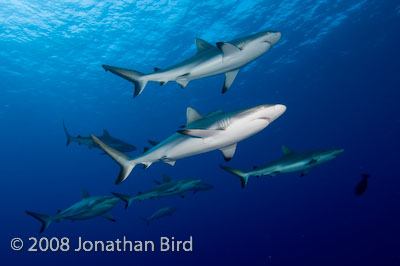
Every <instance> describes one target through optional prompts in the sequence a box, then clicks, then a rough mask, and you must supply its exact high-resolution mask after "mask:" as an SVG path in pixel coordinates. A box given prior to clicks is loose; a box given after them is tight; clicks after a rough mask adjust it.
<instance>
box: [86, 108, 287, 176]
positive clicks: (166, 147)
mask: <svg viewBox="0 0 400 266" xmlns="http://www.w3.org/2000/svg"><path fill="white" fill-rule="evenodd" d="M285 110H286V107H285V106H284V105H281V104H275V105H259V106H256V107H252V108H247V109H241V110H237V111H232V112H227V113H224V112H222V111H216V112H212V113H209V114H208V115H205V116H204V117H203V116H201V115H200V114H199V113H198V112H197V111H196V110H194V109H193V108H190V107H189V108H188V109H187V123H186V126H185V127H184V128H183V129H181V130H179V131H178V132H177V133H175V134H173V135H171V136H170V137H169V138H167V139H165V140H164V141H162V142H160V143H158V144H157V145H155V146H154V147H153V148H151V149H149V150H148V151H146V152H144V153H143V154H141V155H139V156H137V157H134V158H130V157H129V156H127V155H125V154H123V153H121V152H119V151H117V150H116V149H113V148H112V147H110V146H108V145H107V144H105V143H103V142H102V141H101V140H100V139H99V138H97V137H95V136H93V135H91V136H92V138H93V140H94V142H95V143H97V144H98V145H99V146H100V147H101V148H102V149H103V150H104V151H105V152H106V153H107V154H108V155H109V156H110V157H111V158H112V159H113V160H114V161H116V162H117V163H118V164H119V165H120V167H121V170H120V173H119V176H118V179H117V181H116V183H117V184H119V183H121V182H122V181H124V180H125V179H126V178H127V177H128V175H129V174H130V173H131V171H132V170H133V168H134V167H135V166H136V165H137V164H143V165H144V166H145V167H146V168H147V167H149V166H150V165H151V164H152V163H154V162H164V163H167V164H169V165H171V166H173V165H174V164H175V162H176V160H178V159H182V158H185V157H189V156H192V155H196V154H201V153H205V152H209V151H213V150H218V149H219V150H221V151H222V153H223V155H224V158H225V160H230V159H231V158H232V157H233V155H234V154H235V151H236V146H237V143H238V142H239V141H242V140H244V139H246V138H248V137H250V136H252V135H254V134H256V133H257V132H259V131H261V130H262V129H264V128H265V127H267V126H268V125H269V124H271V123H272V122H273V121H274V120H275V119H277V118H278V117H279V116H280V115H282V114H283V113H284V112H285Z"/></svg>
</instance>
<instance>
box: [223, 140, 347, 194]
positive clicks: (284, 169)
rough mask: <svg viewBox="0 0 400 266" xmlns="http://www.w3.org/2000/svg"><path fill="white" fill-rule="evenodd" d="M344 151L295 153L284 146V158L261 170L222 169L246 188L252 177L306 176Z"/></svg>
mask: <svg viewBox="0 0 400 266" xmlns="http://www.w3.org/2000/svg"><path fill="white" fill-rule="evenodd" d="M343 151H344V150H343V149H331V150H313V151H305V152H293V151H292V150H291V149H289V148H287V147H286V146H282V152H283V156H282V158H280V159H278V160H276V161H273V162H271V163H269V164H267V165H266V166H263V167H260V168H257V167H256V168H255V169H253V170H251V171H248V172H245V171H242V170H239V169H236V168H231V167H227V166H222V165H221V168H222V169H224V170H226V171H228V172H230V173H232V174H234V175H236V176H237V177H239V179H240V181H241V185H242V188H244V187H245V186H246V185H247V182H248V179H249V177H250V176H256V177H259V176H264V175H269V176H276V175H278V174H284V173H294V172H301V176H304V175H305V174H307V173H308V171H310V169H311V168H313V167H315V166H317V165H320V164H323V163H326V162H328V161H330V160H333V159H335V158H336V156H338V155H339V154H340V153H342V152H343Z"/></svg>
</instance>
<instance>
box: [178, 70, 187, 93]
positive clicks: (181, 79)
mask: <svg viewBox="0 0 400 266" xmlns="http://www.w3.org/2000/svg"><path fill="white" fill-rule="evenodd" d="M189 75H190V73H186V74H183V75H182V76H179V77H177V78H176V82H177V83H178V84H179V85H180V86H181V88H182V89H183V88H185V87H186V86H187V85H188V83H189V81H190V80H189V79H188V76H189Z"/></svg>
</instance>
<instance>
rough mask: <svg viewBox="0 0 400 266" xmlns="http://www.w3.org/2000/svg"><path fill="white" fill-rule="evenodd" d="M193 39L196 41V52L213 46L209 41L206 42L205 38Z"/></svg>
mask: <svg viewBox="0 0 400 266" xmlns="http://www.w3.org/2000/svg"><path fill="white" fill-rule="evenodd" d="M195 41H196V46H197V52H198V53H199V52H202V51H205V50H208V49H210V48H212V47H214V46H213V45H212V44H211V43H209V42H206V41H205V40H203V39H200V38H196V39H195Z"/></svg>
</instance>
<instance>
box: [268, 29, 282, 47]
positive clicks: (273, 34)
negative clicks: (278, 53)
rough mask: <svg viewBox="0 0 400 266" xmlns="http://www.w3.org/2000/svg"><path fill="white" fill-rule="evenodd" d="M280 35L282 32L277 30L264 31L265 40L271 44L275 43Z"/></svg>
mask: <svg viewBox="0 0 400 266" xmlns="http://www.w3.org/2000/svg"><path fill="white" fill-rule="evenodd" d="M281 37H282V33H280V32H279V31H268V32H266V33H265V42H268V43H270V44H271V46H272V45H275V44H277V42H279V40H280V39H281Z"/></svg>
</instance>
